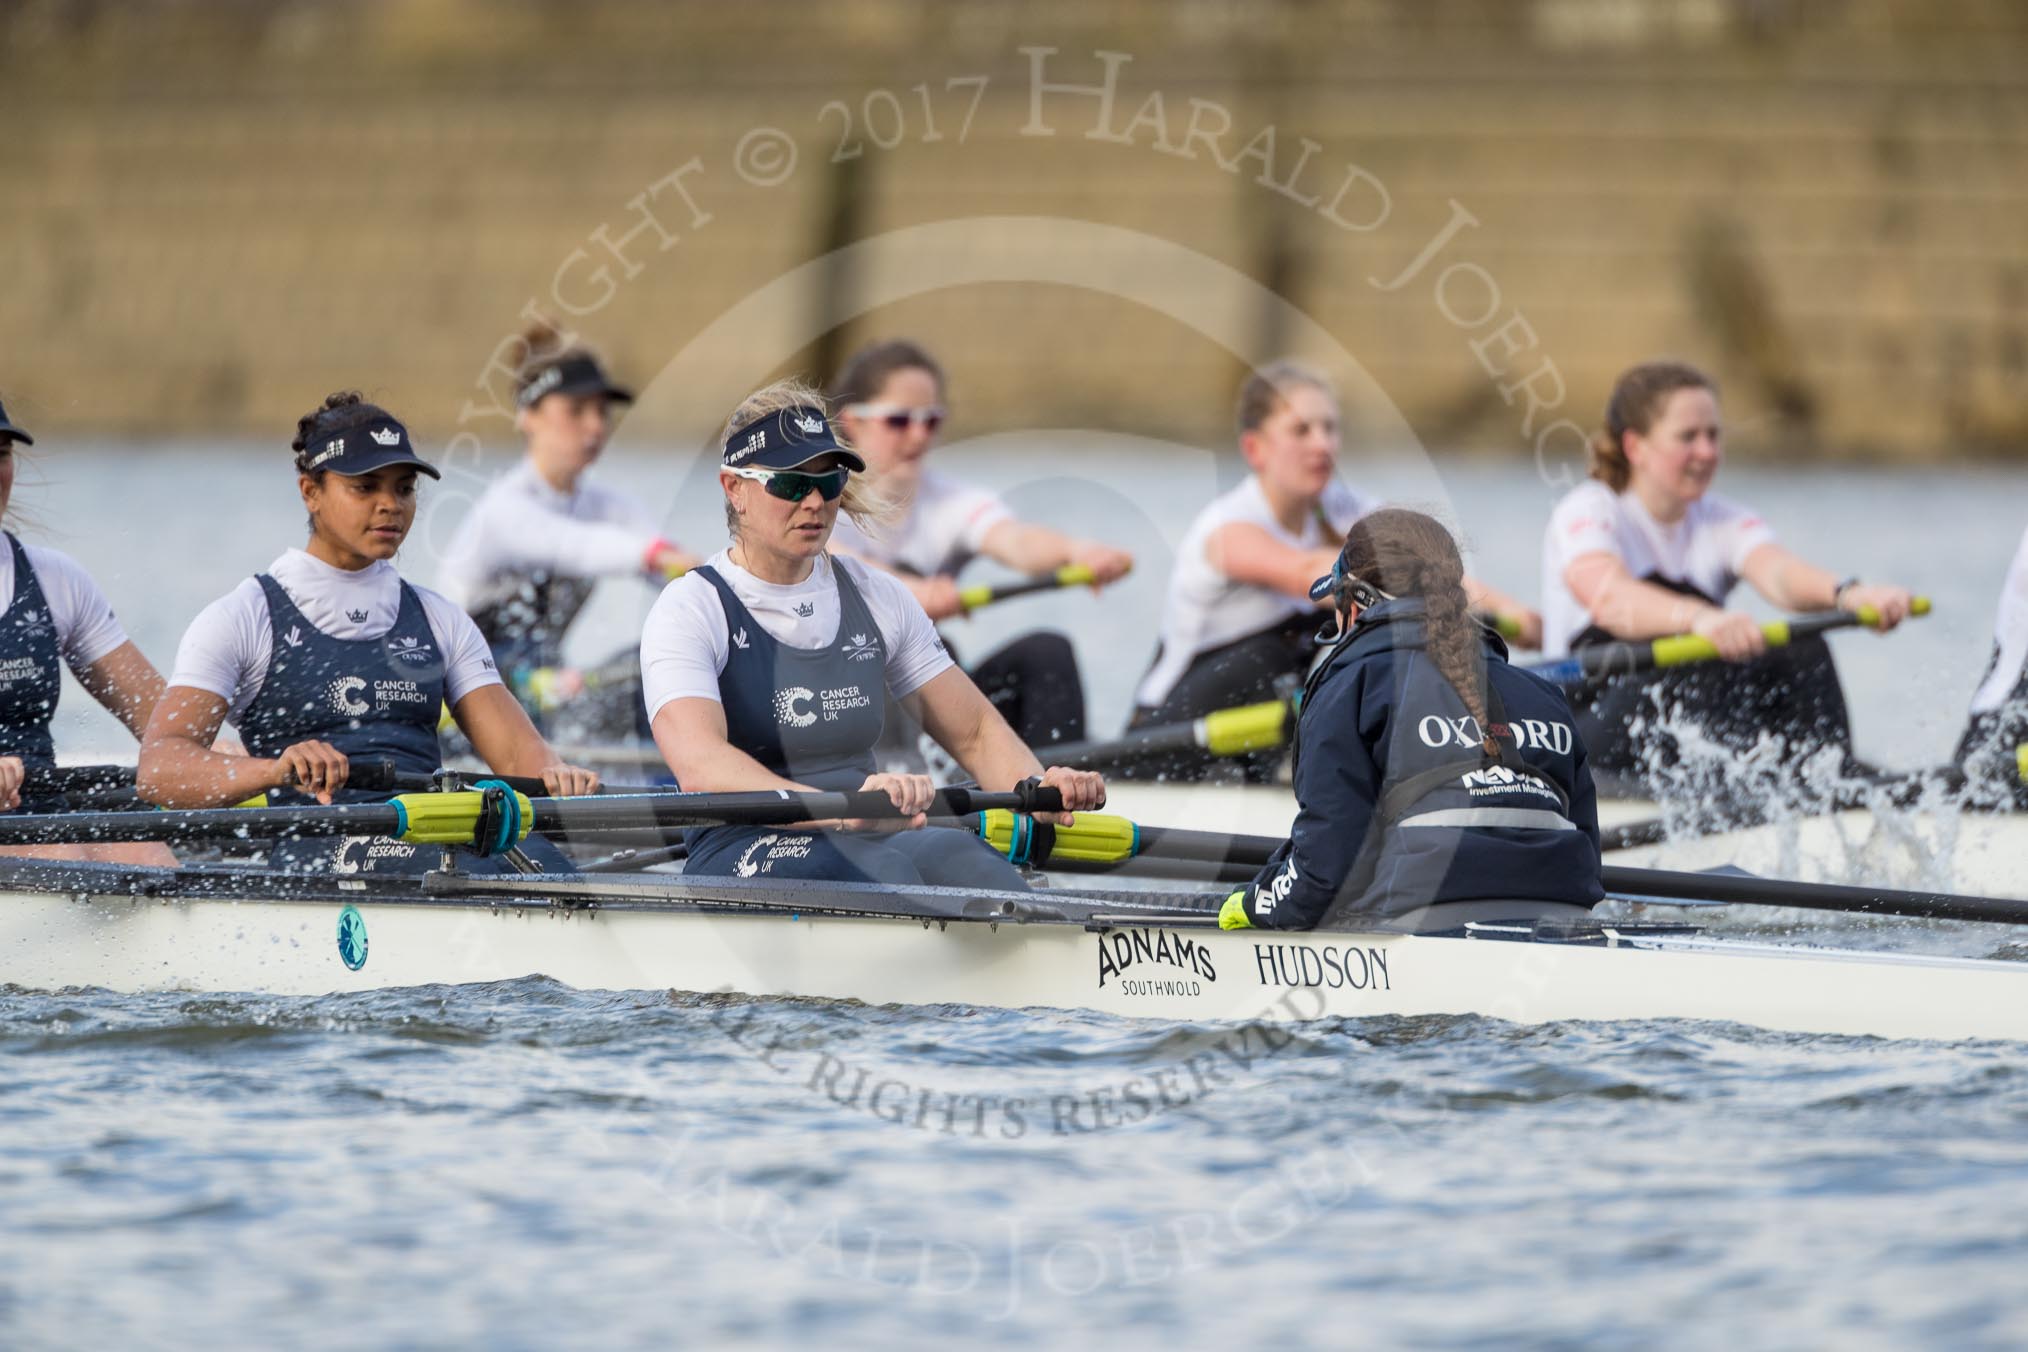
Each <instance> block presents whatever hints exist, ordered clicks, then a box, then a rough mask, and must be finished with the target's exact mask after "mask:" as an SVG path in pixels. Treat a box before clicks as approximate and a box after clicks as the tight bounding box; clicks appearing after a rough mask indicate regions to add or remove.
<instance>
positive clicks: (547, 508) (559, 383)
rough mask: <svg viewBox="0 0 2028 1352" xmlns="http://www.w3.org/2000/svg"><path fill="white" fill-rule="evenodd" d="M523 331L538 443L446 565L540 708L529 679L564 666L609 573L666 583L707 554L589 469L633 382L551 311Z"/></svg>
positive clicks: (450, 579) (476, 516) (523, 386)
mask: <svg viewBox="0 0 2028 1352" xmlns="http://www.w3.org/2000/svg"><path fill="white" fill-rule="evenodd" d="M522 343H523V347H524V350H525V351H526V353H527V354H528V355H527V359H526V360H525V361H523V362H522V364H521V367H520V371H519V373H518V374H517V376H516V378H515V395H514V402H515V414H514V426H515V427H516V428H517V429H518V430H519V431H520V433H521V435H522V438H523V439H524V441H525V442H526V444H527V454H526V455H524V456H523V457H522V459H521V462H520V463H519V464H518V465H516V466H515V467H514V468H513V469H512V470H509V471H508V472H507V474H506V475H505V476H504V477H502V478H500V479H499V480H497V481H495V482H494V483H493V485H492V486H491V487H489V488H488V489H487V490H486V492H485V493H484V494H483V495H482V496H481V497H480V498H479V501H478V502H477V504H475V505H474V506H473V508H472V510H471V512H470V514H469V515H467V516H466V517H465V519H464V521H463V522H462V523H460V524H459V526H458V530H457V533H456V534H455V535H453V536H452V537H451V543H450V547H449V549H448V551H447V553H446V555H445V558H444V565H443V574H442V576H443V582H444V590H445V591H446V593H448V594H449V595H450V596H452V597H453V598H455V599H456V600H457V601H458V602H460V603H461V604H462V605H463V606H464V607H465V609H466V610H467V611H469V612H470V613H471V615H472V618H473V619H474V620H476V621H477V622H478V625H479V632H480V633H482V634H484V635H485V636H486V642H487V643H488V644H490V645H491V646H492V649H493V658H494V660H495V661H496V662H498V663H499V665H500V670H501V672H502V673H503V675H504V676H505V678H506V679H507V681H508V682H509V684H510V686H512V687H513V688H514V689H515V690H516V692H517V693H519V694H522V695H523V698H524V702H525V703H527V704H528V705H529V707H530V709H531V713H533V712H535V709H534V705H535V701H534V699H533V698H532V697H531V696H530V695H529V694H528V692H527V685H528V682H529V681H530V679H531V677H532V676H533V674H534V673H536V672H539V671H555V670H559V669H562V664H563V635H564V631H565V630H566V629H568V628H569V627H570V624H571V621H573V620H575V619H576V618H577V615H578V612H579V611H581V610H582V609H583V608H584V605H585V602H586V601H588V600H589V599H590V598H591V593H592V588H593V587H594V586H595V585H596V584H597V581H598V579H599V578H601V577H640V578H644V579H653V580H654V581H655V582H656V583H657V584H658V585H659V584H660V583H662V582H665V581H667V580H668V579H669V578H671V577H674V576H677V575H678V574H680V573H682V572H683V571H684V570H685V569H688V568H693V567H695V566H696V564H697V560H696V559H695V558H694V557H692V556H691V555H690V554H689V553H688V552H687V551H685V550H683V549H681V548H680V547H678V546H676V545H674V544H671V543H670V542H669V541H668V540H666V539H664V538H663V536H662V534H661V532H660V531H659V530H658V529H657V528H656V523H655V518H654V515H653V513H651V512H650V511H649V510H648V508H647V507H646V506H645V505H643V504H642V503H641V502H640V501H639V500H637V499H635V498H633V497H630V496H629V495H627V494H625V493H621V492H619V491H618V490H616V489H613V488H610V487H607V486H606V485H604V484H601V483H597V482H595V481H594V480H592V478H591V477H590V475H589V474H588V471H589V470H590V468H591V466H592V464H593V462H595V461H596V460H597V459H598V458H599V454H600V452H602V451H603V450H605V447H606V441H607V439H608V438H609V437H610V436H611V435H612V430H613V422H612V406H613V405H614V404H616V403H630V402H632V400H633V398H634V396H633V393H632V391H630V390H628V389H627V388H626V387H624V386H622V385H620V384H618V383H616V382H615V381H614V380H613V379H612V378H611V377H610V376H608V375H607V374H606V372H605V368H604V367H603V366H601V365H600V364H599V359H598V357H597V355H596V354H595V353H593V352H592V351H591V350H590V349H589V348H586V347H583V346H580V345H578V344H575V343H566V341H565V339H564V338H563V336H562V335H561V334H559V333H558V331H557V329H556V327H555V326H554V325H553V324H550V323H549V322H548V321H546V320H538V321H536V322H535V323H534V324H532V325H531V326H530V327H529V328H528V330H527V331H526V332H525V333H523V334H522ZM569 674H570V675H575V673H569Z"/></svg>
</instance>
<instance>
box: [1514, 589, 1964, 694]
mask: <svg viewBox="0 0 2028 1352" xmlns="http://www.w3.org/2000/svg"><path fill="white" fill-rule="evenodd" d="M1929 609H1930V607H1929V598H1928V597H1927V596H1918V597H1916V598H1915V599H1914V600H1913V601H1912V602H1911V603H1910V605H1909V608H1908V613H1909V614H1910V615H1912V616H1913V615H1927V614H1929ZM1879 623H1880V615H1879V612H1877V611H1875V610H1874V609H1873V608H1872V607H1871V606H1861V607H1860V608H1859V609H1858V610H1856V611H1855V610H1832V611H1825V612H1824V613H1822V614H1817V615H1803V616H1799V617H1798V618H1796V619H1792V620H1771V621H1769V622H1768V623H1766V624H1764V625H1762V626H1761V627H1760V630H1761V633H1762V634H1763V635H1765V636H1766V638H1767V642H1768V646H1769V647H1771V648H1780V647H1785V646H1787V645H1788V644H1790V643H1793V642H1795V641H1796V640H1797V639H1799V638H1809V637H1812V636H1813V635H1817V634H1826V633H1829V632H1830V631H1832V630H1834V629H1851V628H1854V627H1857V626H1860V625H1864V626H1866V627H1867V628H1869V629H1870V628H1874V627H1876V626H1878V625H1879ZM1717 660H1718V645H1716V644H1715V643H1713V642H1712V641H1711V640H1710V639H1708V638H1705V637H1704V636H1702V635H1701V634H1671V635H1670V636H1669V637H1667V638H1657V639H1647V640H1642V641H1637V642H1625V643H1593V644H1587V645H1586V646H1584V647H1582V648H1579V649H1577V650H1576V651H1574V652H1572V653H1571V655H1570V656H1569V657H1566V658H1563V659H1562V660H1560V661H1556V662H1537V663H1534V664H1533V665H1531V666H1529V667H1527V668H1526V670H1528V671H1531V672H1533V673H1535V674H1536V675H1537V676H1540V677H1541V678H1542V679H1543V680H1545V681H1549V682H1551V683H1553V684H1556V685H1560V686H1565V687H1583V686H1585V685H1588V684H1590V683H1593V682H1597V681H1603V680H1606V679H1608V678H1609V677H1613V676H1627V675H1632V674H1634V673H1636V672H1642V671H1652V670H1654V669H1655V668H1657V667H1680V666H1687V665H1689V664H1690V663H1693V662H1715V661H1717Z"/></svg>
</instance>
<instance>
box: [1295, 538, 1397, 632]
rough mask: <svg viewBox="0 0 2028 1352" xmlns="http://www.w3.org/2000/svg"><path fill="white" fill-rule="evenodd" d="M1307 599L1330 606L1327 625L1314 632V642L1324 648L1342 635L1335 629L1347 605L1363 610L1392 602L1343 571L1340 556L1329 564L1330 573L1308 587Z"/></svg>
mask: <svg viewBox="0 0 2028 1352" xmlns="http://www.w3.org/2000/svg"><path fill="white" fill-rule="evenodd" d="M1310 599H1311V600H1312V601H1329V602H1330V603H1331V619H1330V622H1329V623H1328V624H1326V625H1325V626H1324V627H1323V628H1321V629H1319V630H1318V631H1317V642H1318V643H1319V644H1326V643H1336V642H1337V641H1338V639H1339V637H1340V636H1341V635H1342V634H1343V632H1344V631H1343V630H1341V629H1340V628H1339V627H1338V617H1339V616H1340V615H1343V614H1344V613H1345V603H1346V602H1347V601H1350V602H1351V603H1352V604H1353V605H1355V606H1358V607H1359V608H1360V609H1361V610H1366V609H1369V608H1371V607H1373V606H1377V605H1379V604H1380V603H1381V602H1382V601H1392V600H1393V599H1394V598H1393V597H1392V596H1390V595H1388V594H1387V593H1386V592H1384V591H1382V590H1380V588H1378V587H1376V586H1374V585H1373V584H1372V583H1371V582H1368V581H1367V580H1366V579H1365V578H1363V577H1360V576H1359V575H1358V574H1357V573H1352V572H1348V571H1346V568H1345V556H1344V555H1343V554H1340V555H1339V556H1338V557H1337V559H1335V560H1334V561H1333V562H1332V564H1331V571H1330V572H1328V573H1326V574H1324V576H1322V577H1320V578H1318V579H1317V580H1316V581H1315V582H1312V583H1311V584H1310Z"/></svg>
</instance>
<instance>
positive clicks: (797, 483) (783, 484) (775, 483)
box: [727, 465, 852, 502]
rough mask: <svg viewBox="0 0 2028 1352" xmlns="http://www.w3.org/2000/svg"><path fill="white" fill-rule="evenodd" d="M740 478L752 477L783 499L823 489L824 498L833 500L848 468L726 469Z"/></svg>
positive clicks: (842, 489)
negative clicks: (812, 469) (813, 469)
mask: <svg viewBox="0 0 2028 1352" xmlns="http://www.w3.org/2000/svg"><path fill="white" fill-rule="evenodd" d="M727 472H728V473H731V474H736V475H738V476H739V477H740V478H742V479H752V480H753V481H754V482H755V483H757V484H759V485H761V487H763V488H765V489H767V491H768V493H769V494H770V495H772V496H774V497H777V498H780V499H781V500H782V501H784V502H801V501H802V500H803V499H804V498H807V497H809V496H810V494H811V493H812V492H813V491H814V492H818V493H822V494H823V495H824V501H826V502H836V501H837V500H838V498H839V497H840V495H842V494H843V493H844V492H845V480H846V479H847V478H849V477H850V476H851V473H852V471H851V470H849V469H826V470H816V471H811V470H801V469H754V468H752V467H750V466H744V465H742V466H739V467H738V468H735V469H731V470H729V471H727Z"/></svg>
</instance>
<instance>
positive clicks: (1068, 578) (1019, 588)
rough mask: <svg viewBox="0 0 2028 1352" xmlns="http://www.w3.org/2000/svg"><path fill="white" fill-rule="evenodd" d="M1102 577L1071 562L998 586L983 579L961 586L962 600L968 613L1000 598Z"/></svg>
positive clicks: (1085, 583)
mask: <svg viewBox="0 0 2028 1352" xmlns="http://www.w3.org/2000/svg"><path fill="white" fill-rule="evenodd" d="M1097 581H1098V577H1097V576H1096V575H1095V574H1094V573H1093V572H1092V570H1091V569H1089V568H1087V567H1085V566H1084V565H1083V564H1081V563H1068V564H1065V565H1064V566H1063V567H1061V568H1059V569H1057V570H1056V571H1055V572H1053V573H1045V574H1043V575H1042V576H1041V577H1031V578H1029V579H1028V580H1027V581H1026V582H1008V583H1004V584H1002V585H998V586H995V585H993V584H991V583H984V582H982V583H979V584H977V585H975V586H971V587H960V588H958V604H959V605H961V606H963V607H964V608H965V613H966V614H967V615H969V614H971V613H972V612H973V611H975V610H977V609H978V608H979V607H980V606H990V605H993V604H995V603H997V602H1000V601H1011V600H1013V599H1014V598H1015V597H1017V596H1033V595H1034V594H1035V593H1036V592H1046V591H1056V590H1058V589H1059V588H1062V587H1089V586H1091V585H1092V584H1093V583H1095V582H1097Z"/></svg>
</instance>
